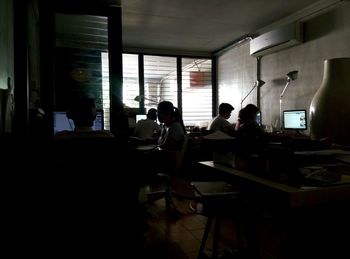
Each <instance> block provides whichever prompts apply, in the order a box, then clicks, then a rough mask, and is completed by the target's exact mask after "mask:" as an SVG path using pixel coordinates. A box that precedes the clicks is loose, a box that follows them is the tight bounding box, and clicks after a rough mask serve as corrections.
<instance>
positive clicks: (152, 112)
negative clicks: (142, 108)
mask: <svg viewBox="0 0 350 259" xmlns="http://www.w3.org/2000/svg"><path fill="white" fill-rule="evenodd" d="M147 119H150V120H152V121H155V120H156V119H157V109H154V108H151V109H149V110H148V112H147Z"/></svg>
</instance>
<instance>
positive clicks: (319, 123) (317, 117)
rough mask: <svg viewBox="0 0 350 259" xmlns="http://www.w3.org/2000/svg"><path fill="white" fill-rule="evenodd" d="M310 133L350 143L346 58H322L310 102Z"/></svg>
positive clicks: (349, 79) (349, 82) (349, 84)
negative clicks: (318, 83) (319, 77)
mask: <svg viewBox="0 0 350 259" xmlns="http://www.w3.org/2000/svg"><path fill="white" fill-rule="evenodd" d="M310 135H311V138H312V139H322V138H328V139H329V140H330V141H331V142H332V143H336V144H341V145H350V57H349V58H334V59H328V60H325V61H324V74H323V80H322V82H321V86H320V88H319V89H318V90H317V92H316V94H315V95H314V97H313V98H312V101H311V105H310Z"/></svg>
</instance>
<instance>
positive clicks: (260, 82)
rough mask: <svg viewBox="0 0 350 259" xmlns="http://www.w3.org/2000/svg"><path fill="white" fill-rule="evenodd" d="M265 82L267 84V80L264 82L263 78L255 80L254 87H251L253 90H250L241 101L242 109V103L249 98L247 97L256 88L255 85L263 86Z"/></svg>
mask: <svg viewBox="0 0 350 259" xmlns="http://www.w3.org/2000/svg"><path fill="white" fill-rule="evenodd" d="M264 84H265V82H264V81H263V80H260V79H258V80H256V81H255V83H254V85H253V87H252V89H251V90H250V91H249V93H248V94H247V95H246V96H245V97H244V98H243V99H242V101H241V109H242V104H243V102H244V100H245V99H247V97H248V96H249V95H250V93H251V92H252V91H253V90H254V89H255V87H257V86H259V87H261V86H263V85H264Z"/></svg>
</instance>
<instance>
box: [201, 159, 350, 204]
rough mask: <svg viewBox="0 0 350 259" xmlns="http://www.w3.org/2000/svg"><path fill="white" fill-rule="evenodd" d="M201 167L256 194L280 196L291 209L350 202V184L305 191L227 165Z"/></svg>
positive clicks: (202, 163)
mask: <svg viewBox="0 0 350 259" xmlns="http://www.w3.org/2000/svg"><path fill="white" fill-rule="evenodd" d="M199 165H200V166H203V167H205V168H206V169H209V170H212V171H213V173H220V174H223V175H224V176H225V178H226V179H232V181H235V182H237V183H238V184H243V185H245V186H247V185H250V186H248V187H250V188H249V189H251V188H254V187H256V189H255V192H259V193H263V192H266V193H269V194H271V195H272V196H273V195H275V194H276V195H279V196H278V198H279V201H281V200H282V201H283V202H285V203H286V204H283V205H287V207H289V208H298V207H305V206H313V205H322V204H329V203H333V202H350V184H344V185H336V186H327V187H315V188H310V189H303V188H298V187H293V186H290V185H286V184H282V183H278V182H274V181H271V180H269V179H265V178H262V177H259V176H255V175H253V174H251V173H247V172H244V171H240V170H237V169H234V168H231V167H229V166H226V165H221V164H216V163H214V162H213V161H205V162H199ZM276 198H277V197H276Z"/></svg>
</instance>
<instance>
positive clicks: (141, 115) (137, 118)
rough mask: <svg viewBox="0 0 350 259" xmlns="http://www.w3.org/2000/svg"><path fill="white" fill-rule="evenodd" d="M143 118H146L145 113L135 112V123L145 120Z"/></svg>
mask: <svg viewBox="0 0 350 259" xmlns="http://www.w3.org/2000/svg"><path fill="white" fill-rule="evenodd" d="M145 119H147V115H146V114H136V123H137V122H138V121H139V120H145Z"/></svg>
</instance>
